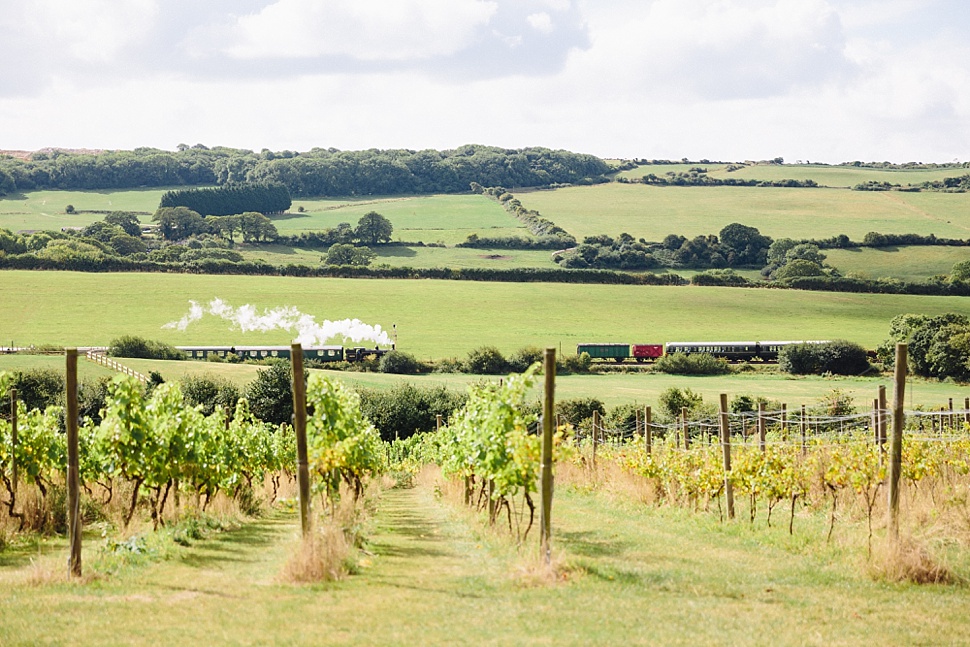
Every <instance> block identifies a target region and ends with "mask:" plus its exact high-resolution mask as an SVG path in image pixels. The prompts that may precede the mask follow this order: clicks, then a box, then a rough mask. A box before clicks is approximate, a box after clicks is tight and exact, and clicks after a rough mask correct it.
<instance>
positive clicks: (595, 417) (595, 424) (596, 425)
mask: <svg viewBox="0 0 970 647" xmlns="http://www.w3.org/2000/svg"><path fill="white" fill-rule="evenodd" d="M599 426H600V412H599V411H596V410H594V411H593V433H592V434H591V436H590V437H591V438H592V439H593V469H596V430H597V429H598V428H599Z"/></svg>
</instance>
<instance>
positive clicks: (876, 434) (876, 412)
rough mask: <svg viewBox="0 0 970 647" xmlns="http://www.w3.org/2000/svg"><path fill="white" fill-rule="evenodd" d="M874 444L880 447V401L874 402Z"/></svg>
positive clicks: (875, 399) (874, 399) (876, 399)
mask: <svg viewBox="0 0 970 647" xmlns="http://www.w3.org/2000/svg"><path fill="white" fill-rule="evenodd" d="M872 442H873V444H874V445H875V446H876V447H879V400H878V398H873V400H872Z"/></svg>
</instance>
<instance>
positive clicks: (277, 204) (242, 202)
mask: <svg viewBox="0 0 970 647" xmlns="http://www.w3.org/2000/svg"><path fill="white" fill-rule="evenodd" d="M292 204H293V202H292V200H290V192H289V191H287V189H286V187H285V186H283V185H282V184H236V183H233V184H228V185H226V186H221V187H213V188H205V189H185V190H180V191H166V192H165V193H163V194H162V199H161V202H160V203H159V205H158V206H159V207H160V208H165V207H187V208H189V209H191V210H193V211H196V212H198V213H200V214H202V215H203V216H229V215H233V214H238V213H245V212H249V211H256V212H258V213H262V214H271V213H283V212H284V211H286V210H287V209H289V208H290V205H292Z"/></svg>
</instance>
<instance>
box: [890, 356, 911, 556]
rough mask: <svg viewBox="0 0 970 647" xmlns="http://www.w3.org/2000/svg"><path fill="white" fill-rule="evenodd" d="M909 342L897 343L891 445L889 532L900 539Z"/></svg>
mask: <svg viewBox="0 0 970 647" xmlns="http://www.w3.org/2000/svg"><path fill="white" fill-rule="evenodd" d="M908 349H909V347H908V345H907V344H896V376H895V377H896V379H895V388H894V389H893V436H892V442H891V443H890V446H889V534H890V536H891V537H892V538H893V539H899V475H900V472H901V470H902V462H903V399H904V397H905V394H906V373H907V372H908V371H907V369H908V366H907V360H908V356H907V351H908Z"/></svg>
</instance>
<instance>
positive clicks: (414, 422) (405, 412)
mask: <svg viewBox="0 0 970 647" xmlns="http://www.w3.org/2000/svg"><path fill="white" fill-rule="evenodd" d="M357 393H358V394H359V395H360V408H361V411H362V412H363V413H364V416H366V417H367V419H368V420H370V421H371V422H372V423H374V426H375V427H376V428H377V430H378V431H379V432H380V434H381V438H383V439H384V440H386V441H392V440H394V439H396V438H397V439H401V440H403V439H405V438H410V437H411V436H412V435H414V433H415V432H420V431H431V430H433V429H434V428H435V426H436V419H437V416H438V415H441V416H442V417H443V418H444V419H445V420H447V419H448V417H449V416H451V414H452V413H453V412H454V411H455V410H457V409H459V408H460V407H462V406H463V405H464V404H465V400H466V396H465V395H464V394H462V393H457V392H455V391H450V390H448V389H447V388H445V387H443V386H436V387H431V388H419V387H416V386H414V385H413V384H408V383H404V384H399V385H397V386H395V387H394V388H393V389H390V390H387V391H379V390H376V389H367V388H358V389H357Z"/></svg>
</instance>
